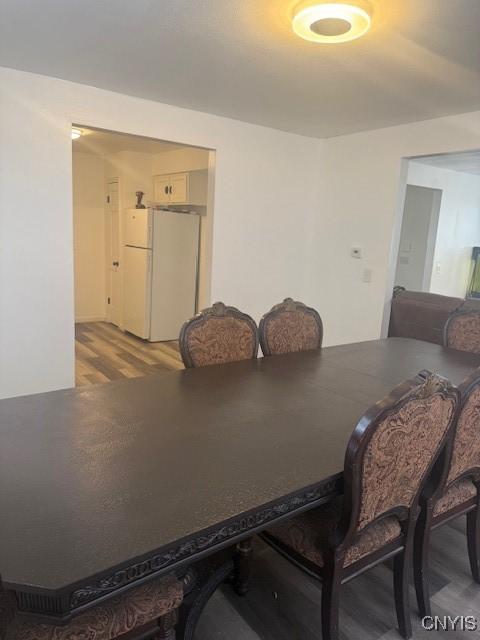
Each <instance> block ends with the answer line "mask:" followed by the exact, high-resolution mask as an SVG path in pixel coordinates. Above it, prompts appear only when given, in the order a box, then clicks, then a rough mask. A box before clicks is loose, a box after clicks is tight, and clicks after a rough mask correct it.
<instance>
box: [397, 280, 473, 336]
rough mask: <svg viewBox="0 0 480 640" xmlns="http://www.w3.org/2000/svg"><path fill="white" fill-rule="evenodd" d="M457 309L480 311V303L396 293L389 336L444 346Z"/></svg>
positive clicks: (417, 292)
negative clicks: (448, 322) (446, 327)
mask: <svg viewBox="0 0 480 640" xmlns="http://www.w3.org/2000/svg"><path fill="white" fill-rule="evenodd" d="M460 309H464V310H467V309H475V310H478V311H480V300H472V299H468V300H464V299H462V298H450V297H449V296H441V295H438V294H436V293H423V292H421V291H397V292H396V293H395V295H394V297H393V299H392V313H391V316H390V327H389V331H388V335H389V336H396V337H401V338H416V339H417V340H425V341H426V342H434V343H435V344H443V329H444V326H445V322H446V321H447V319H448V317H449V316H450V314H452V313H453V312H455V311H458V310H460Z"/></svg>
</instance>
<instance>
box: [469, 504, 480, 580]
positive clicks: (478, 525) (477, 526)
mask: <svg viewBox="0 0 480 640" xmlns="http://www.w3.org/2000/svg"><path fill="white" fill-rule="evenodd" d="M467 541H468V557H469V558H470V568H471V569H472V576H473V579H474V580H475V582H477V583H479V584H480V506H478V505H477V507H476V508H475V509H474V510H473V511H470V512H469V513H467Z"/></svg>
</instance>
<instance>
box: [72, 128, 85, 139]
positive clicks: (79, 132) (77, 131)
mask: <svg viewBox="0 0 480 640" xmlns="http://www.w3.org/2000/svg"><path fill="white" fill-rule="evenodd" d="M82 133H83V131H82V130H81V129H72V140H77V138H80V136H81V135H82Z"/></svg>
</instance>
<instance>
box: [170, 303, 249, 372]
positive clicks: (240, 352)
mask: <svg viewBox="0 0 480 640" xmlns="http://www.w3.org/2000/svg"><path fill="white" fill-rule="evenodd" d="M180 351H181V354H182V358H183V362H184V364H185V366H186V367H203V366H206V365H210V364H223V363H226V362H235V361H238V360H249V359H251V358H256V357H257V352H258V331H257V325H256V324H255V321H254V320H253V319H252V318H251V317H250V316H248V315H247V314H246V313H242V312H241V311H239V310H238V309H236V308H235V307H227V306H225V305H224V304H223V302H216V303H215V304H214V305H213V306H212V307H210V308H209V309H204V310H203V311H202V312H201V313H199V314H198V315H196V316H195V317H194V318H192V319H191V320H189V321H188V322H186V323H185V324H184V325H183V327H182V330H181V332H180Z"/></svg>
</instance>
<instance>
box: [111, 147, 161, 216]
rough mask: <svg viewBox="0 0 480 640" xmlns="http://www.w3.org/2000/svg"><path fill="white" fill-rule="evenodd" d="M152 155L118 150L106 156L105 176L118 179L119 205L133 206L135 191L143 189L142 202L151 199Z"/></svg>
mask: <svg viewBox="0 0 480 640" xmlns="http://www.w3.org/2000/svg"><path fill="white" fill-rule="evenodd" d="M153 158H154V155H153V154H150V153H139V152H137V151H120V152H118V153H112V154H110V155H108V156H106V158H105V160H106V169H105V171H106V177H107V180H108V179H109V178H119V179H120V206H121V207H122V208H123V209H129V208H133V207H135V205H136V203H137V198H136V196H135V192H136V191H143V192H144V194H145V195H144V196H143V202H144V203H146V202H147V201H148V200H151V199H152V196H153V194H152V185H153V182H152V170H153Z"/></svg>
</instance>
